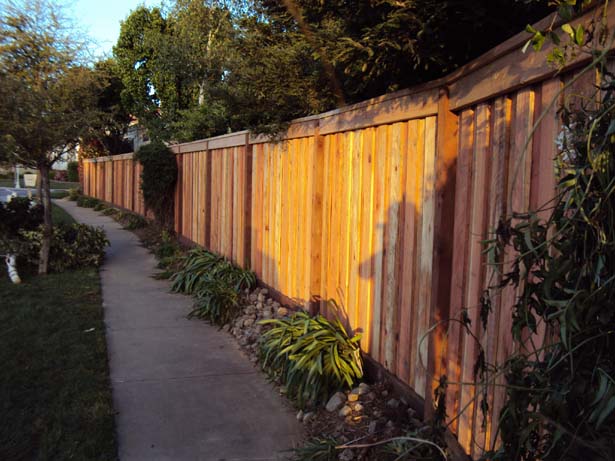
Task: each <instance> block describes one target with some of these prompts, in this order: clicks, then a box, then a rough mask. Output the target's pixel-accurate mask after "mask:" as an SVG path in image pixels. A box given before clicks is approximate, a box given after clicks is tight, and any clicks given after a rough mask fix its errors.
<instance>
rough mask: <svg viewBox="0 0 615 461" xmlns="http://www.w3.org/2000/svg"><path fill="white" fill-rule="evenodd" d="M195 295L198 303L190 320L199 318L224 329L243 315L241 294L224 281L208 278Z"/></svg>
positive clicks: (190, 315) (191, 313)
mask: <svg viewBox="0 0 615 461" xmlns="http://www.w3.org/2000/svg"><path fill="white" fill-rule="evenodd" d="M195 294H196V301H195V303H194V309H193V310H192V311H191V312H190V314H189V315H188V317H189V318H192V317H197V318H199V319H203V320H208V321H209V322H210V323H212V324H214V325H218V326H219V327H223V326H224V325H226V324H227V323H230V322H231V321H233V320H234V319H235V318H236V317H237V316H238V315H239V314H240V313H241V302H240V301H241V297H240V294H239V292H238V291H237V290H236V289H235V288H233V287H232V286H231V285H229V284H228V283H226V282H225V281H223V280H220V279H215V278H210V277H207V278H205V279H204V280H203V281H202V282H201V283H200V284H199V290H198V291H197V292H196V293H195Z"/></svg>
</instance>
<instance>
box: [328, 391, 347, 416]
mask: <svg viewBox="0 0 615 461" xmlns="http://www.w3.org/2000/svg"><path fill="white" fill-rule="evenodd" d="M344 402H346V394H344V393H343V392H336V393H335V394H333V396H332V397H331V398H330V399H329V401H328V402H327V405H326V407H325V408H326V409H327V411H329V412H334V411H337V410H339V409H340V407H341V406H342V405H344Z"/></svg>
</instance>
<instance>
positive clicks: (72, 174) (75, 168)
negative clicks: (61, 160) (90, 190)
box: [66, 161, 79, 182]
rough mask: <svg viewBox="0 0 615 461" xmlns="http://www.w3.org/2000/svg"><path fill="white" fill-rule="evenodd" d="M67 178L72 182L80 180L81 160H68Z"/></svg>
mask: <svg viewBox="0 0 615 461" xmlns="http://www.w3.org/2000/svg"><path fill="white" fill-rule="evenodd" d="M66 174H67V180H68V181H70V182H79V162H75V161H73V162H68V164H67V166H66Z"/></svg>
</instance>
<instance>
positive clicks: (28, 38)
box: [0, 0, 99, 274]
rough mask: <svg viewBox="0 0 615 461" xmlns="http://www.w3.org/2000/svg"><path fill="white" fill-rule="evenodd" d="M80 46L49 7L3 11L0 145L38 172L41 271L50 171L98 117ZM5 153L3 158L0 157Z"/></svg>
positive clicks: (28, 0)
mask: <svg viewBox="0 0 615 461" xmlns="http://www.w3.org/2000/svg"><path fill="white" fill-rule="evenodd" d="M84 51H85V47H84V45H83V43H81V42H80V41H79V40H78V34H77V33H76V31H75V30H74V29H73V28H72V27H71V25H70V24H69V23H68V22H67V20H66V19H65V18H63V17H62V11H61V8H60V7H59V6H58V5H57V4H56V3H54V2H53V0H25V1H23V2H19V3H17V2H7V3H5V4H3V8H2V10H1V12H0V101H2V104H0V141H1V142H0V144H2V145H6V146H9V147H10V152H8V158H9V160H10V161H12V162H19V163H21V164H23V165H26V166H28V167H31V168H36V169H38V171H39V173H40V178H41V191H42V197H41V201H42V203H43V206H44V210H45V212H44V226H45V231H44V240H43V245H41V255H40V258H39V260H40V263H39V272H40V273H41V274H44V273H46V272H47V263H48V257H49V248H50V241H51V234H52V232H51V230H52V221H51V198H50V184H49V171H50V170H51V167H52V166H53V164H54V163H55V162H56V161H57V160H58V159H60V158H61V157H62V156H63V155H65V154H66V153H68V152H69V151H71V150H73V149H74V148H76V146H77V144H78V142H79V139H80V138H81V137H82V136H83V135H84V134H85V133H86V132H87V130H88V128H89V127H90V126H92V125H93V124H94V123H95V120H96V119H97V118H98V110H97V107H96V98H97V93H98V91H99V87H98V85H97V82H96V79H95V78H94V75H93V72H92V70H91V69H90V68H89V67H88V66H87V65H86V64H87V62H86V60H85V59H84V58H85V53H84ZM5 154H7V152H6V151H5Z"/></svg>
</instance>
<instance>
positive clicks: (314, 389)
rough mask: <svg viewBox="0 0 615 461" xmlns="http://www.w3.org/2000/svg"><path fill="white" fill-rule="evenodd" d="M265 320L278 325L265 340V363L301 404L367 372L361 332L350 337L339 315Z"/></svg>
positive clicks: (298, 315) (262, 354) (324, 396)
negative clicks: (331, 319)
mask: <svg viewBox="0 0 615 461" xmlns="http://www.w3.org/2000/svg"><path fill="white" fill-rule="evenodd" d="M260 323H261V324H262V325H269V326H271V327H272V328H271V329H270V330H268V331H267V332H265V333H264V334H263V337H262V340H261V343H260V357H261V364H262V368H263V370H265V371H266V372H267V374H269V376H270V377H271V378H272V379H275V380H278V381H280V382H281V383H282V384H284V385H285V386H286V389H287V391H288V396H289V397H290V398H291V399H293V400H295V401H296V402H297V404H298V405H299V406H300V407H305V405H306V403H307V402H311V403H312V404H318V403H321V402H324V401H326V399H327V398H328V397H329V395H330V394H331V393H332V392H334V391H337V390H339V389H342V388H351V387H352V386H353V384H354V383H355V382H356V381H358V380H360V379H361V378H362V377H363V363H362V359H361V352H360V349H359V341H360V339H361V335H355V336H354V337H352V338H349V337H348V334H347V333H346V330H345V329H344V327H343V326H342V324H341V323H340V321H339V320H337V319H336V320H335V321H334V322H330V321H329V320H327V319H326V318H324V317H322V316H321V315H317V316H315V317H311V316H310V315H308V314H307V313H305V312H297V313H295V314H293V315H292V316H290V317H288V318H283V319H272V320H262V321H261V322H260Z"/></svg>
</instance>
